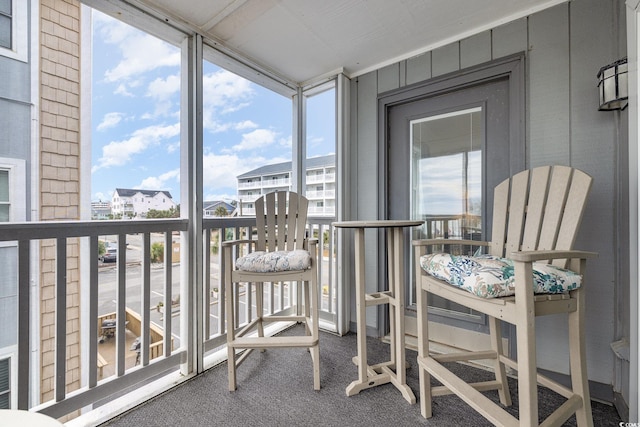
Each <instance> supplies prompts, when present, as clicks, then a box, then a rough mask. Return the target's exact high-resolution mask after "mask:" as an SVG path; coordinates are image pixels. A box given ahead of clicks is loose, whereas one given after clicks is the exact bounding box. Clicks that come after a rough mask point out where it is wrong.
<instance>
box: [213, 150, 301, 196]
mask: <svg viewBox="0 0 640 427" xmlns="http://www.w3.org/2000/svg"><path fill="white" fill-rule="evenodd" d="M287 160H291V158H288V159H287V158H272V159H265V158H264V157H251V158H241V157H238V156H236V155H233V154H221V155H219V154H214V153H205V154H204V156H203V159H202V165H203V169H204V171H203V172H204V173H203V186H204V188H205V192H206V191H207V190H206V189H207V188H209V189H214V191H215V189H221V188H225V187H226V188H236V185H237V182H238V181H237V179H236V177H237V176H238V175H241V174H243V173H245V172H248V171H250V170H252V169H255V168H258V167H260V166H264V165H265V164H270V163H280V162H285V161H287ZM218 191H219V190H218ZM207 198H209V197H207ZM234 198H235V196H234Z"/></svg>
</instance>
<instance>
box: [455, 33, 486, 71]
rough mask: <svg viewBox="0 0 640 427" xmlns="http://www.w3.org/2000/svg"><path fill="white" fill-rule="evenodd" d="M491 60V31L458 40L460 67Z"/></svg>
mask: <svg viewBox="0 0 640 427" xmlns="http://www.w3.org/2000/svg"><path fill="white" fill-rule="evenodd" d="M488 61H491V31H485V32H484V33H480V34H476V35H475V36H472V37H469V38H466V39H464V40H461V41H460V68H468V67H472V66H474V65H478V64H482V63H483V62H488Z"/></svg>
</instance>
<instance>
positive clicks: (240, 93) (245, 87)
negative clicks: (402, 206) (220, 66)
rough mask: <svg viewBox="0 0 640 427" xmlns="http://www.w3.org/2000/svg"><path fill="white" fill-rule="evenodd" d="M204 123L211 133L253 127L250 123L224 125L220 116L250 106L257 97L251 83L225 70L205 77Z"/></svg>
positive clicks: (203, 82)
mask: <svg viewBox="0 0 640 427" xmlns="http://www.w3.org/2000/svg"><path fill="white" fill-rule="evenodd" d="M202 80H203V81H202V84H203V89H202V90H203V122H204V128H205V129H206V130H208V131H209V132H212V133H216V132H224V131H227V130H229V129H233V128H236V127H237V126H238V125H240V126H243V125H244V126H251V122H250V121H244V122H240V123H236V124H233V123H223V122H222V121H221V120H220V116H221V115H224V114H226V113H228V112H231V111H237V110H239V109H241V108H244V107H246V106H247V105H249V103H248V101H249V100H250V99H251V98H252V97H253V96H254V95H255V92H254V90H253V88H252V87H251V82H249V81H248V80H246V79H243V78H242V77H240V76H237V75H235V74H233V73H230V72H228V71H225V70H219V71H216V72H215V73H210V74H207V75H205V76H203V79H202Z"/></svg>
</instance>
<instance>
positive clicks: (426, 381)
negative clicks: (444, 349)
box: [416, 276, 433, 418]
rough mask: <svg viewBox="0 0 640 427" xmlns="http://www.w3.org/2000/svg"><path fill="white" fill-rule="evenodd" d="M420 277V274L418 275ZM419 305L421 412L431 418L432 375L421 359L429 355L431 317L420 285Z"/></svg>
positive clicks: (418, 293)
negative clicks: (421, 362) (429, 317)
mask: <svg viewBox="0 0 640 427" xmlns="http://www.w3.org/2000/svg"><path fill="white" fill-rule="evenodd" d="M418 277H420V276H418ZM416 304H417V307H418V374H419V380H420V413H421V414H422V416H423V417H424V418H431V416H432V415H433V413H432V408H431V399H432V396H431V375H430V374H429V373H428V372H427V370H426V369H425V368H424V366H422V365H421V364H420V360H422V359H424V358H427V357H429V323H428V322H429V319H428V313H427V292H426V291H424V290H422V289H421V287H420V285H418V291H417V292H416Z"/></svg>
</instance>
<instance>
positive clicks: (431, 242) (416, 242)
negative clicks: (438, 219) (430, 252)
mask: <svg viewBox="0 0 640 427" xmlns="http://www.w3.org/2000/svg"><path fill="white" fill-rule="evenodd" d="M411 244H412V245H413V246H433V245H471V246H489V242H485V241H484V240H466V239H421V240H412V241H411Z"/></svg>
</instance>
